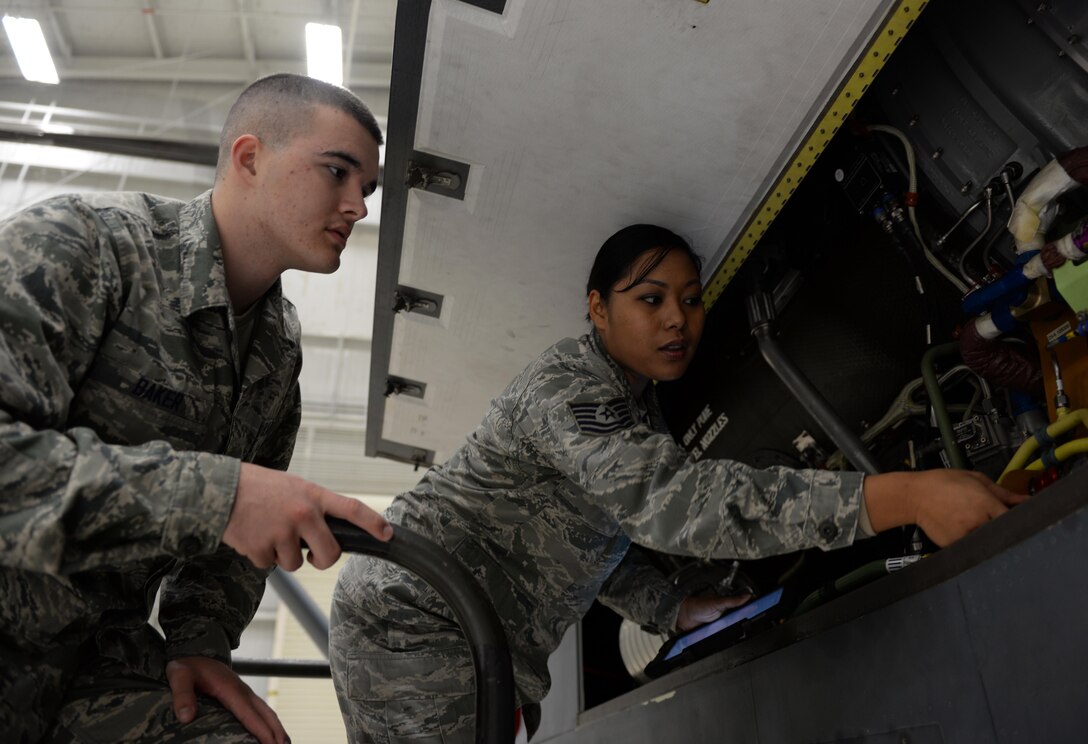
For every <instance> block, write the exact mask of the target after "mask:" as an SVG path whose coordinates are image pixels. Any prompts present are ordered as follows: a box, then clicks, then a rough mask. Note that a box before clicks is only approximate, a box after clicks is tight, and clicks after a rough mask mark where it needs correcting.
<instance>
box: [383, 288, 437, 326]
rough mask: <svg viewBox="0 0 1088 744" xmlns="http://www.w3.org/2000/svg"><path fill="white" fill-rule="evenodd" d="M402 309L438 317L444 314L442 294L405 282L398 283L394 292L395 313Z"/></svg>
mask: <svg viewBox="0 0 1088 744" xmlns="http://www.w3.org/2000/svg"><path fill="white" fill-rule="evenodd" d="M401 311H404V312H406V313H417V314H419V315H426V316H427V317H430V318H437V317H438V316H440V315H441V314H442V295H440V294H434V293H433V292H424V291H423V290H422V289H416V288H415V287H407V286H405V285H403V284H400V285H397V289H396V291H395V292H393V314H394V315H396V314H397V313H399V312H401Z"/></svg>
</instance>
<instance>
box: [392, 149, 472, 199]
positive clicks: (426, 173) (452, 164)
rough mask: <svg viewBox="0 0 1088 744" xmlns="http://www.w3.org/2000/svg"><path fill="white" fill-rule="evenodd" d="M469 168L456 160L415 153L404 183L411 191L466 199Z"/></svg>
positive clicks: (410, 159) (410, 161) (409, 163)
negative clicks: (417, 190) (415, 190)
mask: <svg viewBox="0 0 1088 744" xmlns="http://www.w3.org/2000/svg"><path fill="white" fill-rule="evenodd" d="M468 170H469V166H468V164H467V163H459V162H457V161H456V160H450V159H449V158H443V157H439V156H438V155H431V154H430V153H426V152H418V151H417V152H413V153H412V156H411V158H409V160H408V168H407V170H406V171H405V174H404V183H405V184H407V186H408V188H410V189H423V190H424V191H430V192H432V193H435V194H441V195H442V196H448V197H451V198H453V199H462V200H463V199H464V198H465V182H466V181H467V180H468Z"/></svg>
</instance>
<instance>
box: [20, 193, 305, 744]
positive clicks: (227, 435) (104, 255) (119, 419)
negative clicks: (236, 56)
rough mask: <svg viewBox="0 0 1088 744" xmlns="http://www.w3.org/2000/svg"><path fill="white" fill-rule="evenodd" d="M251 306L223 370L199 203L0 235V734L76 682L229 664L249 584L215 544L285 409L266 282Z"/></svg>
mask: <svg viewBox="0 0 1088 744" xmlns="http://www.w3.org/2000/svg"><path fill="white" fill-rule="evenodd" d="M260 313H261V315H260V317H259V318H258V320H257V323H256V327H255V329H254V331H253V336H252V340H251V345H250V349H249V354H248V358H247V361H246V367H245V369H244V370H241V371H240V370H239V369H238V368H237V361H236V360H237V359H238V358H239V353H238V349H237V348H235V344H234V343H233V341H232V338H233V333H234V330H235V328H234V316H233V313H232V311H231V306H230V302H229V299H228V296H227V289H226V283H225V276H224V272H223V258H222V252H221V249H220V243H219V237H218V234H217V232H216V228H215V222H214V219H213V217H212V212H211V194H210V192H208V193H205V194H204V195H202V196H200V197H198V198H197V199H195V200H194V201H192V202H189V203H182V202H178V201H174V200H168V199H163V198H160V197H154V196H149V195H144V194H93V195H83V196H66V197H59V198H55V199H50V200H48V201H45V202H42V203H41V204H38V205H36V206H33V207H31V208H29V209H27V210H25V211H23V212H20V213H18V214H16V215H14V216H13V217H11V218H9V219H7V220H5V221H4V222H2V223H0V547H2V549H0V556H2V557H0V596H2V597H4V602H3V603H2V604H0V658H2V659H3V660H4V663H3V664H2V665H0V740H2V741H5V742H8V741H35V740H37V739H38V738H40V737H41V736H42V735H43V734H44V733H45V731H44V729H45V727H46V726H47V724H48V722H49V721H51V720H52V719H53V718H55V716H56V715H57V711H58V709H59V707H60V705H61V702H62V699H63V697H64V695H65V694H66V690H67V689H68V688H69V687H70V686H71V685H72V684H73V683H74V681H76V680H77V677H81V676H87V675H88V674H91V672H93V674H91V676H92V677H94V678H97V679H104V678H114V677H117V678H123V677H129V676H132V675H136V676H139V677H142V678H147V679H153V680H160V681H161V679H162V671H163V670H162V667H163V665H164V663H165V660H166V659H169V658H176V657H180V656H189V655H205V656H211V657H214V658H218V659H220V660H224V661H226V660H229V657H230V649H231V648H232V647H234V646H236V645H237V643H238V636H239V634H240V633H241V631H242V629H243V628H244V627H245V626H246V624H247V623H248V622H249V620H250V619H251V617H252V615H253V613H254V611H255V610H256V607H257V604H258V602H259V600H260V597H261V595H262V592H263V589H264V579H265V573H264V572H263V571H257V570H256V569H254V568H253V567H252V565H251V564H250V563H249V562H248V561H246V560H244V559H242V558H241V557H240V556H238V555H237V554H236V553H235V552H234V551H233V550H230V549H229V548H226V547H225V546H224V547H220V544H219V539H220V536H221V534H222V532H223V530H224V529H225V527H226V524H227V520H228V518H229V515H230V510H231V507H232V505H233V500H234V492H235V488H236V485H237V480H238V472H239V460H246V461H251V462H255V463H258V464H261V465H265V466H268V467H275V468H280V469H284V468H286V466H287V464H288V461H289V459H290V456H291V451H292V449H293V446H294V439H295V433H296V430H297V427H298V421H299V417H300V407H299V406H300V404H299V391H298V383H297V378H298V373H299V369H300V367H301V356H300V352H299V335H300V334H299V327H298V320H297V317H296V315H295V311H294V308H293V307H292V306H291V304H290V303H289V302H287V300H286V299H284V298H283V297H282V295H281V293H280V288H279V285H278V284H277V285H276V286H275V287H274V288H273V289H272V290H271V291H270V292H269V294H268V295H267V296H266V298H265V300H264V306H263V308H262V309H261V311H260ZM163 582H164V588H163V595H162V600H161V608H160V614H159V618H160V622H161V625H162V627H163V629H164V632H165V633H166V645H165V648H164V649H161V650H159V649H156V648H155V647H156V645H158V646H161V645H162V642H161V639H159V638H158V636H157V634H154V632H153V631H152V630H151V629H150V627H149V626H148V625H147V623H146V621H147V618H148V614H149V612H150V609H151V604H152V601H153V599H154V596H155V592H156V590H157V589H158V587H159V584H160V583H163ZM121 738H123V737H121V736H118V737H116V739H114V740H120V739H121Z"/></svg>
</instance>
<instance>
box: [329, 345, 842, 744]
mask: <svg viewBox="0 0 1088 744" xmlns="http://www.w3.org/2000/svg"><path fill="white" fill-rule="evenodd" d="M862 478H863V476H862V475H861V474H858V473H832V472H829V471H818V470H790V469H786V468H768V469H766V470H758V469H754V468H751V467H749V466H747V465H744V464H741V463H738V462H733V461H729V460H702V461H696V460H694V459H693V458H692V457H691V456H690V455H689V454H688V453H687V452H686V451H685V450H684V449H683V448H682V447H681V446H680V445H679V444H677V443H676V441H675V440H674V439H673V438H672V436H671V435H670V434H669V433H668V431H667V429H666V426H665V422H664V419H663V417H662V415H661V412H660V409H659V407H658V404H657V399H656V395H655V393H654V389H653V386H652V385H651V386H648V387H647V388H646V391H645V392H644V393H643V394H642V395H641V396H639V395H636V394H635V392H634V391H633V390H632V389H631V386H630V385H628V383H627V382H626V378H625V376H624V374H623V371H622V370H621V369H620V368H619V367H618V366H617V365H616V363H615V362H614V361H613V360H612V359H611V358H610V357H608V355H607V354H606V353H605V351H604V349H603V348H602V346H601V344H600V340H599V339H598V338H597V337H596V335H595V334H590V335H587V336H584V337H582V338H581V339H579V340H575V339H566V340H564V341H561V342H560V343H558V344H556V345H555V346H553V347H552V348H551V349H549V350H547V351H546V352H544V353H543V354H542V355H541V356H540V357H539V358H538V359H537V360H536V361H535V362H533V363H532V364H531V365H529V367H528V368H527V369H526V370H525V371H524V372H522V373H521V374H520V375H519V376H518V377H517V378H516V379H515V380H514V381H513V382H512V383H511V384H510V385H509V387H507V389H506V390H505V391H504V392H503V393H502V394H501V395H500V396H499V397H498V398H496V399H495V400H494V401H492V404H491V409H490V411H489V412H488V413H487V416H486V417H485V418H484V420H483V423H482V424H481V425H480V427H479V428H478V429H476V431H475V432H473V433H472V434H471V435H470V436H469V438H468V442H467V443H466V444H465V445H464V446H462V447H461V448H460V449H459V450H458V451H457V452H455V453H454V454H453V456H452V457H451V458H450V459H449V460H448V461H447V462H446V463H445V464H443V465H441V466H438V467H435V468H432V469H431V470H429V471H428V472H427V474H426V475H424V477H423V479H422V481H421V482H420V483H419V485H418V486H416V487H415V488H414V489H413V490H411V491H409V492H407V493H405V494H402V495H401V496H398V497H397V499H396V500H395V501H394V502H393V504H392V506H390V508H389V509H388V510H387V512H386V516H387V517H388V519H389V520H390V521H391V522H393V523H394V524H399V525H403V526H405V527H407V528H409V529H411V530H413V531H415V532H417V533H419V534H421V535H423V536H425V537H428V538H430V539H432V540H434V541H435V542H437V543H439V544H440V545H442V546H443V547H445V548H446V549H447V550H448V551H450V552H451V553H452V554H453V555H455V556H456V557H457V558H458V559H459V560H460V561H461V562H462V563H463V564H464V565H465V566H467V567H468V568H469V569H470V570H471V571H472V572H473V573H474V574H475V575H476V577H477V578H478V579H479V580H480V583H481V584H483V586H484V588H485V589H486V590H487V593H488V595H489V596H490V597H491V599H492V601H493V603H494V605H495V609H496V611H497V612H498V615H499V617H500V618H502V620H503V623H504V626H505V629H506V633H507V637H508V640H509V642H510V646H511V651H512V653H513V662H514V676H515V680H516V683H517V690H518V697H519V699H520V701H521V702H523V703H531V702H536V701H539V700H541V699H542V698H543V697H544V695H545V694H546V693H547V691H548V687H549V684H550V679H549V676H548V669H547V659H548V656H549V654H551V652H552V651H553V650H554V649H555V648H556V646H558V644H559V642H560V640H561V639H562V637H563V634H564V632H565V631H566V630H567V628H568V627H570V626H571V625H572V624H573V623H575V622H576V621H577V620H578V619H579V618H581V617H582V615H583V614H584V613H585V612H586V611H587V610H588V609H589V607H590V605H591V604H592V602H593V600H594V598H596V597H598V595H599V596H600V598H601V600H602V601H603V602H604V603H605V604H607V605H609V606H610V607H612V608H613V609H615V610H617V611H618V612H619V613H620V614H621V615H623V616H624V617H627V618H630V619H632V620H634V621H636V622H639V623H641V624H643V625H645V626H647V627H648V628H650V629H652V630H655V631H658V632H666V631H669V630H672V629H673V626H674V625H675V622H676V615H677V612H678V610H679V605H680V602H681V601H682V599H683V597H682V596H680V595H678V594H676V593H675V589H674V588H673V587H671V586H670V585H669V584H668V583H667V581H666V579H665V577H664V576H663V575H662V574H661V573H660V572H658V571H657V570H656V569H655V568H654V567H653V566H652V565H650V564H649V562H648V561H647V560H646V559H645V557H644V556H643V554H642V553H641V551H630V552H628V548H629V547H630V546H631V545H632V543H635V544H638V545H642V546H645V547H646V548H649V549H651V550H655V551H659V552H663V553H673V554H679V555H688V556H696V557H700V558H743V559H749V558H759V557H764V556H768V555H772V554H778V553H786V552H791V551H795V550H800V549H803V548H809V547H814V546H815V547H820V548H823V549H825V550H830V549H832V548H838V547H843V546H846V545H849V544H850V543H851V542H852V541H853V540H854V536H855V531H856V530H857V522H858V511H859V506H860V502H861V485H862ZM393 539H396V537H395V533H394V538H393ZM421 609H422V610H423V612H422V613H421V612H420V610H421ZM334 610H335V612H334V614H335V616H336V618H335V619H336V623H335V625H334V628H333V635H332V663H333V670H334V679H335V680H336V681H337V691H338V694H339V695H340V697H341V706H342V708H343V709H344V711H345V719H346V720H347V722H348V727H349V730H350V729H353V728H354V729H367V728H369V730H370V731H374V730H375V729H374V727H373V725H372V724H370V723H368V718H371V719H372V718H373V716H374V715H376V713H375V711H378V710H379V709H380V705H381V704H383V703H384V705H386V706H392V705H394V704H395V702H394V701H397V700H401V699H403V698H405V697H408V698H410V697H411V690H412V689H413V687H414V686H416V684H417V682H416V680H417V679H418V675H417V674H416V673H414V672H412V668H413V666H412V664H409V663H408V662H404V663H405V665H406V666H407V667H408V669H409V671H408V672H406V673H405V676H404V677H403V678H402V682H401V683H400V684H398V683H397V682H396V679H397V676H396V675H398V674H400V673H401V670H400V669H398V662H397V661H396V660H397V659H403V658H406V654H407V655H409V656H411V655H415V656H416V657H417V660H418V657H420V656H422V655H423V654H425V653H427V651H428V649H440V650H442V651H443V653H449V652H450V649H452V648H453V647H454V646H455V645H456V644H455V643H454V642H453V639H454V638H455V637H456V638H459V637H460V633H459V632H458V631H457V630H456V627H457V626H456V624H455V623H454V621H453V619H452V615H451V613H450V610H449V609H448V608H447V607H446V606H445V605H444V603H443V602H442V600H441V599H439V598H438V596H437V595H436V594H435V593H434V592H433V591H432V590H430V589H428V588H427V587H426V586H425V585H423V584H422V583H421V582H420V581H419V580H417V579H415V578H413V577H412V576H411V575H410V574H408V573H407V572H405V571H403V570H401V569H397V568H392V567H389V566H387V565H385V564H383V563H381V562H380V561H379V560H378V559H375V558H370V557H364V556H353V557H352V558H351V559H350V560H349V561H348V563H347V565H346V566H345V568H344V569H343V571H342V573H341V575H340V579H339V582H338V586H337V592H336V594H335V596H334ZM464 653H465V655H464V656H463V659H467V658H468V657H467V649H466V650H465V652H464ZM379 665H380V666H379ZM378 668H384V669H387V670H390V671H389V673H388V676H389V678H388V679H381V680H380V684H377V683H376V682H375V680H374V677H375V674H376V673H375V672H373V671H372V670H373V669H378ZM468 669H469V673H471V666H469V667H468ZM442 674H443V672H442V671H441V669H440V668H438V667H436V668H435V671H434V672H433V674H431V675H430V676H429V677H428V684H429V685H436V684H438V682H439V680H438V679H437V678H438V677H439V676H441V675H442ZM449 674H450V675H451V677H453V678H452V679H450V680H449V684H448V686H447V687H445V688H444V689H445V691H446V692H447V693H452V692H453V691H455V690H457V689H458V688H460V689H464V688H463V684H464V676H465V661H462V664H460V665H458V666H454V667H452V668H451V670H450V672H449ZM379 701H381V702H379ZM527 718H528V716H527ZM441 725H445V723H444V722H442V721H439V720H437V717H436V716H431V717H430V720H428V721H424V722H423V723H422V728H421V731H427V730H432V731H433V730H434V728H433V727H437V726H441ZM428 726H430V727H431V728H430V729H428ZM360 737H361V738H359V739H357V741H371V740H373V741H378V742H381V741H384V739H383V738H382V735H381V734H373V739H368V738H366V735H363V734H360ZM390 741H393V739H390Z"/></svg>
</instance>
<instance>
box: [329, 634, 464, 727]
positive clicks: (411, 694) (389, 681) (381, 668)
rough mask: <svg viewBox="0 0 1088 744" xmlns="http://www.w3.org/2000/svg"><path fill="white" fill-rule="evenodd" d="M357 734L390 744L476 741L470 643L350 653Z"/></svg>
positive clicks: (350, 693)
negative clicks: (411, 649) (466, 646)
mask: <svg viewBox="0 0 1088 744" xmlns="http://www.w3.org/2000/svg"><path fill="white" fill-rule="evenodd" d="M347 661H348V664H349V667H350V668H349V669H348V674H347V678H348V679H347V697H348V699H349V701H350V709H351V710H350V716H351V719H352V720H351V726H352V728H354V729H356V731H355V732H353V740H354V737H356V736H358V734H364V736H363V737H362V741H367V740H368V739H367V738H366V735H369V736H370V738H371V739H372V740H374V741H379V742H380V741H388V742H389V744H401V743H402V742H412V744H462V742H463V743H464V744H470V743H471V742H472V741H473V740H474V736H475V711H476V692H475V690H476V687H475V681H474V679H473V668H472V660H471V657H470V656H469V653H468V649H467V648H465V647H455V648H434V649H427V650H425V651H408V652H402V653H396V652H381V653H355V654H349V655H348V657H347Z"/></svg>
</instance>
